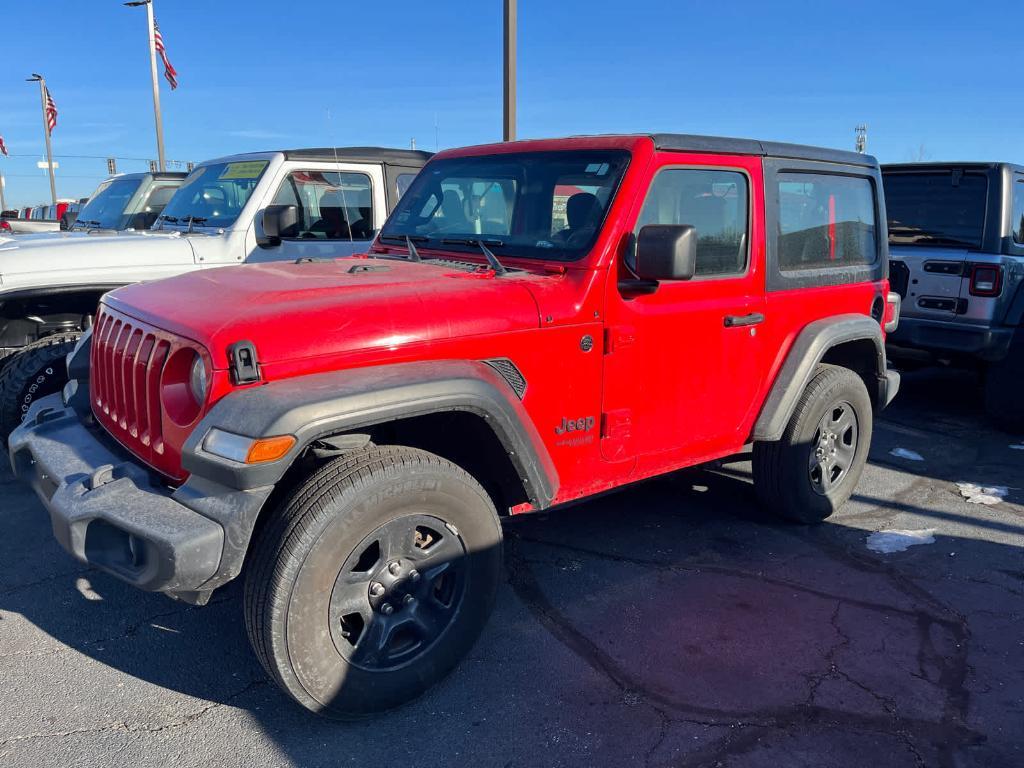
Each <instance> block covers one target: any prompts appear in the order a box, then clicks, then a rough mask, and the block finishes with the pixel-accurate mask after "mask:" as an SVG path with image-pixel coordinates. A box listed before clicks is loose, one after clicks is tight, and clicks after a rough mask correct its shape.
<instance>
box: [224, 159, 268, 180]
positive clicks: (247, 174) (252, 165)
mask: <svg viewBox="0 0 1024 768" xmlns="http://www.w3.org/2000/svg"><path fill="white" fill-rule="evenodd" d="M266 167H267V161H266V160H250V161H248V162H245V163H228V164H227V165H226V166H224V170H223V171H221V173H220V176H218V177H217V178H218V179H257V178H259V175H260V174H261V173H263V169H264V168H266Z"/></svg>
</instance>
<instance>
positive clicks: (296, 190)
mask: <svg viewBox="0 0 1024 768" xmlns="http://www.w3.org/2000/svg"><path fill="white" fill-rule="evenodd" d="M273 203H274V205H294V206H295V207H296V208H298V210H299V225H298V227H297V228H296V231H294V232H290V233H288V235H287V236H288V238H289V239H302V240H369V239H371V238H372V237H373V235H374V229H373V187H372V186H371V184H370V177H369V176H367V175H365V174H362V173H338V172H336V171H293V172H292V173H290V174H288V177H287V178H286V179H285V180H284V181H283V182H282V183H281V187H280V188H279V189H278V190H277V194H276V195H275V196H274V200H273Z"/></svg>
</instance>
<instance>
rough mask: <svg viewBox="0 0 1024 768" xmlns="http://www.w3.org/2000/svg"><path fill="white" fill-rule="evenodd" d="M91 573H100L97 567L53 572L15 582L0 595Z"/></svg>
mask: <svg viewBox="0 0 1024 768" xmlns="http://www.w3.org/2000/svg"><path fill="white" fill-rule="evenodd" d="M90 573H98V571H97V570H96V569H95V568H84V569H83V568H79V569H78V570H74V571H62V572H61V573H51V574H50V575H49V576H44V577H43V578H41V579H38V580H36V581H30V582H27V583H25V584H15V585H14V586H13V587H7V588H5V589H2V590H0V597H7V596H8V595H13V594H16V593H18V592H24V591H25V590H26V589H32V588H33V587H38V586H41V585H43V584H47V583H49V582H51V581H57V580H58V579H66V578H69V577H72V576H85V575H87V574H90Z"/></svg>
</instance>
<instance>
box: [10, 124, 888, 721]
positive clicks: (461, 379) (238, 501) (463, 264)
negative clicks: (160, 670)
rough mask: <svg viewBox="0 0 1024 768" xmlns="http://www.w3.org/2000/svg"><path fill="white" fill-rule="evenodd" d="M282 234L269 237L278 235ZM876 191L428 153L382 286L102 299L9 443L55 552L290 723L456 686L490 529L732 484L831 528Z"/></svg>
mask: <svg viewBox="0 0 1024 768" xmlns="http://www.w3.org/2000/svg"><path fill="white" fill-rule="evenodd" d="M287 213H289V212H287V211H277V212H276V214H282V215H283V214H287ZM885 220H886V219H885V210H884V206H883V201H882V186H881V180H880V177H879V169H878V165H877V163H876V162H875V160H874V159H873V158H870V157H866V156H864V155H857V154H852V153H847V152H838V151H832V150H824V149H813V148H809V147H800V146H791V145H785V144H771V143H764V142H758V141H747V140H737V139H717V138H707V137H699V136H681V135H652V136H618V137H598V138H573V139H561V140H554V141H523V142H516V143H510V144H500V145H493V146H483V147H472V148H469V149H458V150H452V151H448V152H442V153H441V154H438V155H436V156H435V157H434V159H433V160H431V161H430V162H429V163H428V164H427V165H426V166H425V168H424V170H423V171H422V172H421V173H420V175H419V176H418V177H417V178H416V180H415V181H414V182H413V184H412V186H411V187H410V189H409V191H408V192H407V193H406V194H405V196H404V197H403V198H402V200H401V201H400V202H399V203H398V205H397V207H396V209H395V211H394V212H393V213H392V215H391V217H390V218H389V219H388V221H387V223H386V224H385V226H384V228H383V229H382V231H381V232H380V234H379V236H378V239H377V240H376V242H375V243H374V245H373V247H372V249H371V251H370V253H369V254H365V255H361V256H357V257H354V258H342V259H329V260H309V259H303V260H300V261H299V262H296V263H289V264H282V263H275V264H265V265H258V266H248V267H233V268H230V269H216V270H209V271H202V272H195V273H191V274H188V275H183V276H181V277H177V278H173V279H170V280H165V281H162V282H157V283H149V284H140V285H134V286H130V287H127V288H122V289H120V290H118V291H115V292H113V293H110V294H108V295H107V296H106V297H105V298H104V299H103V304H102V306H101V310H100V313H99V315H98V316H97V320H96V323H95V326H94V328H93V331H92V334H91V341H90V340H89V339H88V338H87V339H83V341H82V343H81V344H80V345H79V347H78V348H77V349H76V351H75V352H73V353H72V354H71V355H70V356H69V358H68V365H69V374H70V379H71V381H70V383H69V384H68V386H67V388H66V389H65V391H64V392H63V394H62V395H61V394H58V395H53V396H51V397H49V398H46V399H42V400H40V401H39V402H38V403H37V404H36V405H35V406H33V409H32V411H31V412H30V413H29V415H28V417H27V418H26V420H25V422H24V424H23V425H22V426H21V427H19V428H18V429H17V430H16V431H15V432H14V434H13V435H12V436H11V439H10V449H11V450H10V453H11V456H12V462H13V465H14V468H15V471H16V473H17V474H18V475H19V476H20V477H22V478H24V479H26V480H27V481H29V482H30V483H31V484H32V485H33V486H34V487H35V488H36V490H37V492H38V494H39V496H40V497H41V498H42V500H43V502H44V503H45V505H46V507H47V508H48V509H49V511H50V514H51V516H52V519H53V527H54V532H55V534H56V536H57V538H58V539H59V541H60V543H61V544H62V545H63V546H64V547H65V548H67V549H68V550H69V551H70V552H72V553H73V554H74V555H75V556H76V557H78V558H79V559H81V560H84V561H86V562H88V563H91V564H92V565H94V566H96V567H97V568H100V569H102V570H104V571H107V572H109V573H112V574H114V575H115V576H118V577H119V578H122V579H124V580H126V581H128V582H130V583H132V584H134V585H136V586H138V587H140V588H142V589H147V590H158V591H162V592H165V593H167V594H169V595H171V596H173V597H176V598H178V599H181V600H185V601H189V602H192V603H198V604H201V603H204V602H206V601H207V600H208V599H209V597H210V594H211V592H212V591H213V590H214V589H216V588H217V587H219V586H221V585H223V584H225V583H226V582H228V581H230V580H232V579H234V578H235V577H236V576H238V575H239V573H241V571H242V570H243V565H245V570H246V584H245V620H246V624H247V627H248V630H249V634H250V637H251V640H252V644H253V647H254V648H255V651H256V654H257V655H258V656H259V658H260V661H261V662H262V663H263V665H264V667H265V668H266V670H267V672H268V673H269V674H270V675H271V676H272V677H273V678H274V679H275V680H276V681H277V683H278V684H279V685H280V686H281V687H282V688H283V689H284V690H285V691H286V692H287V693H288V694H289V695H291V696H292V697H293V698H294V699H295V700H296V701H298V702H299V703H300V704H301V705H303V706H304V707H307V708H309V709H311V710H314V711H317V712H324V713H327V714H331V715H334V716H340V717H345V716H352V715H358V714H361V713H365V712H372V711H378V710H383V709H386V708H389V707H393V706H395V705H398V704H401V703H402V702H404V701H407V700H408V699H410V698H412V697H414V696H416V695H417V694H419V693H421V692H422V691H424V690H425V689H426V688H428V687H429V686H430V685H431V684H432V683H434V682H435V681H437V680H438V679H439V678H441V677H442V676H443V675H444V674H445V673H447V672H448V671H449V670H450V669H451V668H452V667H453V666H454V665H455V664H456V663H457V661H458V660H459V658H460V657H461V656H462V655H463V654H465V653H466V651H467V650H468V649H469V647H470V645H471V644H472V643H473V641H474V640H475V638H476V637H477V635H478V633H479V632H480V630H481V628H482V626H483V624H484V622H485V620H486V618H487V616H488V613H489V611H490V609H491V605H492V602H493V600H494V596H495V590H496V587H497V584H498V582H499V581H500V579H501V577H502V570H501V557H502V551H501V540H502V529H501V524H500V517H501V515H503V514H514V513H518V512H526V511H530V510H539V509H546V508H548V507H551V506H553V505H557V504H563V503H565V502H569V501H573V500H575V499H580V498H583V497H586V496H591V495H593V494H596V493H600V492H602V491H607V490H609V489H613V488H617V487H619V486H623V485H626V484H628V483H632V482H635V481H637V480H641V479H643V478H646V477H651V476H652V475H658V474H661V473H665V472H671V471H672V470H675V469H678V468H680V467H685V466H689V465H693V464H698V463H701V462H706V461H710V460H712V459H716V458H719V457H723V456H728V455H730V454H733V453H736V452H737V451H740V450H741V449H742V448H743V446H744V445H745V444H747V443H749V442H753V444H754V448H753V455H754V460H753V468H754V477H755V484H756V489H757V492H758V494H759V495H760V497H761V498H762V499H763V501H764V502H765V503H766V504H767V505H768V506H769V507H770V508H772V509H774V510H775V511H777V512H778V513H779V514H781V515H783V516H785V517H787V518H790V519H793V520H797V521H801V522H816V521H820V520H822V519H824V518H826V517H828V516H829V515H830V514H831V513H832V512H833V511H834V510H835V509H836V508H837V507H838V506H839V505H841V504H842V503H843V502H844V501H845V500H846V499H847V498H848V497H849V495H850V493H851V491H852V490H853V488H854V486H855V485H856V484H857V480H858V478H859V477H860V474H861V470H862V468H863V467H864V463H865V458H866V456H867V453H868V448H869V443H870V440H871V429H872V412H873V410H874V409H878V408H882V407H884V406H885V405H886V404H887V403H888V402H889V401H890V399H891V398H892V397H893V395H894V394H895V393H896V390H897V388H898V385H899V378H898V376H897V374H896V373H894V372H892V371H890V370H888V368H887V365H886V358H885V351H884V350H885V348H884V343H883V342H884V330H885V327H886V325H889V326H890V327H891V325H892V324H893V323H895V321H896V312H897V310H898V304H897V303H896V297H895V296H894V297H893V298H892V299H891V300H890V298H889V294H888V282H887V279H886V269H887V264H888V258H887V244H886V229H885Z"/></svg>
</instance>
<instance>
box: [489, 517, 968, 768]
mask: <svg viewBox="0 0 1024 768" xmlns="http://www.w3.org/2000/svg"><path fill="white" fill-rule="evenodd" d="M795 535H796V536H797V538H801V539H803V540H805V541H807V542H809V543H811V544H813V545H815V546H816V547H817V548H819V550H821V551H822V552H823V554H825V556H826V557H828V558H829V559H833V560H836V559H839V560H842V561H843V562H845V563H846V564H848V565H850V566H851V567H855V568H856V569H858V570H862V571H868V572H871V573H873V574H877V575H882V576H884V577H886V578H887V579H889V580H890V581H891V582H892V584H893V587H894V588H895V589H896V590H897V592H901V593H903V594H904V595H905V596H907V597H909V598H910V599H911V601H912V603H916V604H921V603H924V604H925V605H927V606H929V607H930V608H932V609H933V610H934V611H935V612H937V613H938V614H940V615H933V613H931V612H926V611H923V610H919V609H915V610H908V609H905V608H901V607H898V606H892V605H888V604H884V603H878V602H873V601H866V600H859V599H855V598H850V597H847V596H843V595H834V594H830V593H828V592H825V591H823V590H819V589H815V588H812V587H807V586H806V585H803V584H799V583H796V582H791V581H789V580H786V579H776V578H772V577H768V576H766V575H765V574H763V573H750V572H747V571H743V570H733V569H729V568H723V567H721V566H709V565H704V564H701V565H699V566H698V565H694V564H688V565H685V566H683V565H679V564H673V563H664V562H659V561H650V560H643V559H641V558H634V557H628V556H624V555H619V554H615V553H609V552H602V551H600V550H594V549H589V548H586V547H579V546H575V545H568V544H564V543H562V542H555V541H549V540H543V539H531V538H526V537H523V536H521V535H518V534H517V533H515V532H513V533H512V535H510V536H509V537H508V538H507V539H506V563H507V569H508V577H509V583H510V585H511V586H512V589H513V591H514V592H515V593H516V595H517V596H518V597H519V599H520V600H521V601H522V603H523V604H524V605H525V606H526V607H527V608H528V609H529V610H530V611H531V613H533V614H534V616H535V617H536V618H537V619H538V620H539V621H540V623H541V624H542V626H544V627H545V628H546V629H547V630H548V631H549V632H550V633H551V634H552V635H553V636H554V637H555V638H556V639H558V640H559V641H560V642H561V643H562V644H563V645H565V646H566V647H567V648H568V649H569V650H570V651H571V652H572V653H574V654H575V655H576V656H578V657H579V658H580V659H581V660H582V661H583V662H585V663H586V664H587V665H588V666H590V667H591V668H593V669H594V670H595V671H597V672H598V673H600V674H602V675H603V676H604V677H605V678H606V679H608V680H609V681H610V682H611V683H612V684H613V685H615V686H616V687H617V688H619V690H620V691H622V692H623V693H624V694H625V693H632V694H635V695H638V696H640V697H641V698H642V700H643V701H645V702H646V703H647V704H648V705H649V706H650V707H652V708H653V709H654V710H655V711H658V712H661V713H663V714H664V713H667V712H674V713H679V714H681V715H690V716H691V717H690V718H685V717H684V718H681V719H683V720H685V721H687V722H692V721H695V722H697V723H700V724H702V725H709V726H723V725H728V726H731V727H732V728H733V732H732V733H731V734H729V735H728V736H726V737H725V738H724V739H721V740H719V741H718V742H716V745H715V749H714V750H712V751H706V750H703V751H699V752H698V753H696V754H695V755H693V757H694V760H693V761H690V760H687V761H685V762H684V763H682V764H681V765H684V766H686V765H705V764H714V763H715V762H718V761H720V760H721V759H722V758H724V757H727V756H728V755H730V754H735V753H736V751H737V750H739V751H743V750H745V749H748V748H749V747H750V746H751V745H752V744H753V743H756V741H757V738H759V736H757V734H754V735H753V736H748V737H745V738H739V737H738V735H737V733H742V732H744V731H749V730H750V729H751V728H753V727H761V728H773V729H778V730H781V731H791V730H792V729H793V728H795V727H798V726H811V725H814V726H819V727H826V728H834V729H840V730H847V731H854V732H857V731H861V732H871V733H876V734H882V735H888V736H893V737H895V738H897V739H899V741H900V742H901V743H902V744H903V745H904V746H905V747H906V748H907V749H908V750H909V751H910V752H911V753H912V754H913V755H914V759H915V761H916V762H917V764H918V765H919V766H923V765H925V761H924V758H923V756H922V755H921V754H920V751H919V749H918V748H917V745H916V743H917V742H919V741H923V742H925V743H931V744H933V745H936V746H937V752H938V756H939V760H940V763H939V764H940V765H942V766H951V765H952V764H953V752H954V751H955V749H956V748H957V747H960V746H964V745H968V744H977V743H980V742H981V741H982V740H983V738H984V737H983V736H981V735H980V734H979V733H977V732H975V731H973V730H971V729H970V728H969V727H968V726H967V724H966V715H967V704H968V694H967V692H966V689H965V688H964V684H965V682H966V669H967V667H966V654H967V638H968V636H969V630H968V629H967V627H966V622H965V620H964V618H963V617H962V616H960V615H959V614H958V613H956V612H955V611H953V610H952V609H950V608H949V607H948V606H945V605H944V604H942V603H941V602H940V601H938V600H936V599H935V598H934V597H933V596H932V595H931V594H930V593H928V592H926V591H925V590H923V589H920V588H919V587H917V586H916V585H915V584H913V582H911V581H910V580H909V579H905V578H903V577H902V576H901V575H900V574H897V573H893V572H891V571H890V570H889V569H887V568H885V567H884V566H880V565H879V564H877V563H874V562H871V561H864V560H863V559H861V558H857V557H855V556H854V555H853V554H852V553H849V552H847V551H846V550H845V549H844V550H837V549H836V548H835V547H834V546H830V545H829V543H828V542H822V541H820V540H819V539H818V538H816V537H815V536H814V535H806V534H795ZM522 543H533V544H539V545H542V546H549V547H552V548H556V549H563V550H567V551H572V552H576V553H579V554H586V555H589V556H592V557H595V558H601V559H605V560H612V561H616V562H624V563H628V564H632V565H637V566H641V567H646V568H652V569H655V570H665V571H677V572H684V573H694V572H702V571H703V572H713V573H719V574H723V575H729V576H733V577H738V578H748V579H756V580H758V581H759V582H762V583H768V584H773V585H776V586H781V587H785V588H787V589H795V590H799V591H802V592H805V593H808V594H811V595H815V596H817V597H820V598H823V599H829V600H831V601H835V602H836V603H837V608H836V609H835V610H834V612H833V626H834V627H835V628H836V629H837V631H838V632H839V634H840V640H839V642H838V643H837V644H836V645H835V646H833V648H832V649H831V650H830V652H829V654H828V656H834V655H835V654H836V653H838V652H839V650H840V649H841V648H842V647H844V645H845V644H847V643H848V642H849V641H848V638H847V639H846V640H844V639H843V638H846V635H845V633H842V631H841V630H840V629H839V627H838V619H839V606H840V605H849V606H853V607H858V608H862V609H866V610H870V611H876V612H881V613H885V614H891V613H897V614H900V615H903V616H906V617H909V618H912V619H914V621H915V622H916V625H917V626H918V629H919V643H920V646H919V647H920V650H919V653H918V664H919V667H920V668H921V669H922V670H924V669H925V667H926V666H928V665H930V666H932V667H933V668H935V669H936V670H937V671H938V680H933V679H931V678H928V677H926V678H925V679H926V680H928V682H929V683H930V684H931V685H933V686H936V687H937V688H939V689H940V690H941V691H942V692H943V694H944V698H945V706H944V711H943V717H942V720H941V721H940V722H938V723H936V722H933V721H930V720H924V719H919V718H909V717H907V718H905V717H902V716H901V715H900V714H899V711H898V708H897V707H896V706H895V704H894V703H893V702H891V700H887V698H886V697H885V696H882V695H881V694H878V693H877V692H875V691H872V690H871V689H870V687H869V686H865V685H863V684H862V683H860V682H859V681H856V680H854V679H853V678H852V677H850V676H849V675H847V674H846V673H842V676H843V678H844V679H847V680H849V681H850V683H851V684H853V685H855V686H857V687H858V688H862V689H863V690H865V691H867V692H869V693H870V694H871V695H872V696H873V697H874V698H875V699H876V700H877V701H879V703H881V704H882V706H883V709H884V711H885V714H884V715H880V716H872V715H864V714H859V713H855V712H849V711H845V710H839V709H835V708H831V707H825V706H821V705H818V704H815V703H814V702H813V695H814V692H816V689H817V686H816V685H813V684H812V681H809V684H812V687H811V690H810V691H809V693H808V697H807V699H806V700H805V701H804V702H800V703H795V704H792V705H789V706H782V707H766V708H763V709H760V710H752V711H730V710H723V709H718V708H714V707H708V706H705V705H702V704H698V703H696V702H692V701H686V700H679V699H677V698H675V697H673V696H672V695H669V694H665V693H662V692H660V691H656V690H651V689H650V688H648V687H645V686H644V685H643V683H642V682H641V681H639V680H636V679H634V678H633V677H632V676H631V675H630V674H629V672H628V671H627V670H625V669H623V668H622V667H621V666H620V665H619V664H618V663H617V662H616V661H615V660H614V659H613V658H612V657H611V656H610V655H609V654H608V653H606V652H605V651H604V650H603V649H601V648H600V647H599V646H598V645H597V644H596V643H595V642H594V641H593V640H591V639H590V638H589V637H587V636H586V635H585V634H583V633H582V632H580V631H579V630H577V629H576V627H575V626H574V625H573V623H572V622H571V621H570V620H569V619H568V618H567V617H566V616H564V615H563V614H562V613H561V612H560V611H559V610H558V609H557V608H556V607H555V606H554V605H553V604H552V603H551V602H550V601H549V600H548V599H547V597H546V595H545V594H544V592H543V590H542V588H541V587H540V584H539V582H538V581H537V579H536V577H535V575H534V574H533V571H532V569H531V567H530V566H531V561H530V560H529V559H528V558H526V557H525V556H524V555H523V553H522V551H521V544H522ZM534 562H538V561H534ZM933 626H938V627H940V628H942V629H945V630H946V631H947V632H949V634H950V635H951V636H952V637H953V638H954V641H955V645H956V648H957V651H958V653H957V654H956V658H955V659H953V660H952V662H951V663H949V664H945V663H944V662H943V660H942V659H941V658H940V654H939V653H938V651H937V650H936V649H935V647H934V644H933V642H932V641H931V639H930V634H931V628H932V627H933ZM826 663H827V664H828V665H829V669H828V671H827V672H825V673H824V674H825V675H826V676H827V675H828V674H832V673H833V672H832V670H833V668H834V669H835V670H836V673H838V672H839V670H838V666H836V665H835V663H834V661H832V660H831V659H830V658H828V657H827V658H826ZM819 684H820V681H819ZM887 701H888V702H889V704H890V706H886V702H887ZM692 715H702V716H704V718H706V719H702V720H698V719H695V718H693V717H692ZM751 739H753V740H751ZM663 741H664V736H659V738H658V739H656V744H655V746H654V748H653V749H652V750H651V751H650V752H649V753H648V759H650V757H652V756H653V754H654V751H655V750H656V749H657V747H658V746H660V744H661V743H662V742H663Z"/></svg>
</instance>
